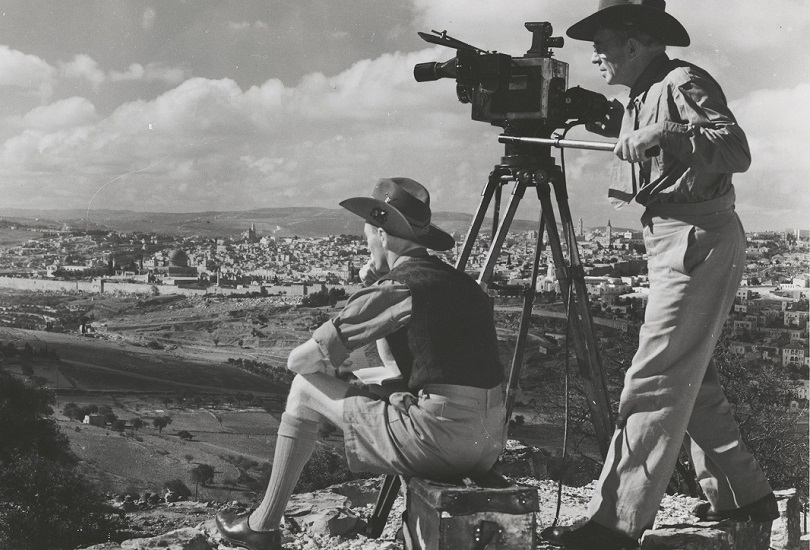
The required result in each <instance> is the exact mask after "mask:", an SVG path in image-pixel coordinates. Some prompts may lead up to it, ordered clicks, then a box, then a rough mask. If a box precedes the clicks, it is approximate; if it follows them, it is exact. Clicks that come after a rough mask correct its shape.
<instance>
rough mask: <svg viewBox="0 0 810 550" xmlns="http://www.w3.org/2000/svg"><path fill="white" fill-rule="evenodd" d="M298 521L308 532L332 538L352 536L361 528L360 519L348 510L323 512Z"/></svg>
mask: <svg viewBox="0 0 810 550" xmlns="http://www.w3.org/2000/svg"><path fill="white" fill-rule="evenodd" d="M296 519H297V520H298V524H299V525H300V526H302V527H303V528H305V529H306V530H307V531H308V532H310V533H317V534H320V535H327V536H330V537H337V536H341V537H346V536H351V535H353V534H355V533H356V532H357V531H358V528H359V527H360V518H358V517H357V516H355V515H354V514H353V513H352V512H351V511H350V510H347V509H331V510H322V511H320V512H316V513H314V514H308V515H307V516H305V517H301V518H296Z"/></svg>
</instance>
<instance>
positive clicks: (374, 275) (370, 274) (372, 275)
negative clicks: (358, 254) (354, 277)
mask: <svg viewBox="0 0 810 550" xmlns="http://www.w3.org/2000/svg"><path fill="white" fill-rule="evenodd" d="M358 275H359V277H360V282H361V283H362V284H363V286H371V285H373V284H374V283H375V282H377V281H378V280H379V279H380V277H382V276H383V275H385V273H379V272H378V271H377V269H376V268H375V267H374V260H373V259H369V261H368V262H366V265H364V266H363V267H361V268H360V272H359V273H358Z"/></svg>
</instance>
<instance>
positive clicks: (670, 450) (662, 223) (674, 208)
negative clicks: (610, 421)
mask: <svg viewBox="0 0 810 550" xmlns="http://www.w3.org/2000/svg"><path fill="white" fill-rule="evenodd" d="M642 222H643V224H644V242H645V245H646V247H647V254H648V266H649V279H650V294H649V301H648V303H647V309H646V312H645V316H644V324H643V326H642V327H641V331H640V333H639V347H638V351H637V352H636V354H635V356H634V357H633V363H632V365H631V366H630V368H629V369H628V371H627V374H626V376H625V382H624V389H623V391H622V395H621V400H620V404H619V415H618V420H617V429H616V432H615V433H614V435H613V440H612V442H611V446H610V449H609V451H608V456H607V459H606V461H605V466H604V468H603V470H602V474H601V476H600V479H599V482H598V485H597V487H596V491H595V494H594V497H593V499H592V500H591V504H590V507H589V511H588V515H589V516H591V518H592V519H593V520H595V521H596V522H597V523H600V524H602V525H605V526H607V527H612V528H614V529H616V530H619V531H622V532H624V533H627V534H629V535H631V536H640V535H641V533H642V532H643V531H644V530H645V529H648V528H650V527H652V524H653V521H654V520H655V515H656V513H657V511H658V506H659V504H660V502H661V498H662V497H663V494H664V491H665V490H666V487H667V484H668V482H669V479H670V477H671V475H672V471H673V469H674V467H675V462H676V460H677V457H678V452H679V450H680V448H681V445H682V444H684V445H686V448H687V449H688V450H689V452H690V454H691V456H692V460H693V463H694V466H695V469H696V471H697V476H698V481H699V482H700V484H701V487H702V488H703V490H704V492H705V493H706V496H707V497H708V498H709V501H710V502H711V503H712V506H713V507H714V508H715V509H717V510H727V509H731V508H736V507H738V506H743V505H745V504H749V503H751V502H753V501H755V500H758V499H759V498H761V497H763V496H765V495H766V494H768V493H769V492H770V491H771V488H770V486H769V484H768V481H767V480H766V479H765V475H764V474H763V472H762V470H761V469H760V467H759V465H758V464H757V462H756V460H755V459H754V457H753V456H752V455H751V454H750V453H749V452H748V450H747V449H746V448H745V445H744V444H743V442H742V441H741V439H740V433H739V429H738V427H737V424H736V422H735V421H734V418H733V416H732V414H731V410H730V408H729V405H728V402H727V401H726V398H725V396H724V395H723V391H722V389H721V388H720V384H719V381H718V377H717V371H716V370H715V367H714V364H713V362H712V361H711V356H712V352H713V350H714V347H715V344H716V343H717V339H718V338H719V336H720V332H721V331H722V328H723V323H724V322H725V320H726V317H727V316H728V313H729V311H730V309H731V307H732V305H733V303H734V296H735V293H736V291H737V287H738V285H739V283H740V279H741V277H742V273H743V270H744V267H745V234H744V232H743V229H742V226H741V224H740V221H739V219H738V218H737V214H736V213H735V212H734V191H733V190H732V191H730V192H729V193H727V194H726V195H724V196H723V197H719V198H717V199H714V200H712V201H708V202H704V203H697V204H684V205H658V206H653V207H650V208H648V209H647V211H646V212H645V214H644V216H643V217H642Z"/></svg>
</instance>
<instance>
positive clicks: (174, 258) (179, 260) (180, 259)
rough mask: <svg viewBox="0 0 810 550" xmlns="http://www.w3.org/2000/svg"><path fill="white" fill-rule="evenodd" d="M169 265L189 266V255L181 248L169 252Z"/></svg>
mask: <svg viewBox="0 0 810 550" xmlns="http://www.w3.org/2000/svg"><path fill="white" fill-rule="evenodd" d="M169 265H170V266H173V267H188V256H187V255H186V253H185V252H183V251H182V250H180V249H179V248H178V249H176V250H172V251H171V252H169Z"/></svg>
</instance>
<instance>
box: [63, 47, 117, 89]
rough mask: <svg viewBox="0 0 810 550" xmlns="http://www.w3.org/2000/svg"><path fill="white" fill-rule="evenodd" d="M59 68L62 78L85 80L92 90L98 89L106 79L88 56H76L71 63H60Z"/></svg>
mask: <svg viewBox="0 0 810 550" xmlns="http://www.w3.org/2000/svg"><path fill="white" fill-rule="evenodd" d="M59 67H60V70H61V73H62V75H63V76H65V77H67V78H73V79H83V80H87V81H88V82H90V84H92V85H93V88H94V89H98V86H100V85H101V84H102V83H103V82H104V80H105V79H106V75H105V74H104V71H102V70H101V69H99V67H98V63H97V62H96V61H95V60H94V59H93V58H92V57H90V56H89V55H85V54H78V55H76V56H75V57H74V58H73V59H72V60H71V61H68V62H63V63H60V64H59Z"/></svg>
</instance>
